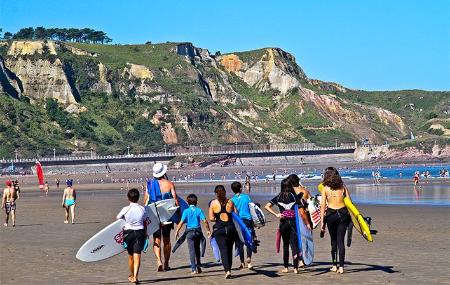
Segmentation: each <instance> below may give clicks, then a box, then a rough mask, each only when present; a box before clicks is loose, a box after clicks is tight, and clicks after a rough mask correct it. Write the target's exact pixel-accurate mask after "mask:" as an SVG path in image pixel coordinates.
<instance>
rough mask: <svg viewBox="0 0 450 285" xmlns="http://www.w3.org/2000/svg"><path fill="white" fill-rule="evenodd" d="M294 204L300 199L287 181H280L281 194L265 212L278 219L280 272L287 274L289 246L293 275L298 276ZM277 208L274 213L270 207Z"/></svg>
mask: <svg viewBox="0 0 450 285" xmlns="http://www.w3.org/2000/svg"><path fill="white" fill-rule="evenodd" d="M295 204H298V205H299V204H300V199H299V197H298V196H297V195H295V192H294V188H293V187H292V184H291V183H290V182H289V180H288V179H283V180H282V181H281V192H280V194H278V195H277V196H275V197H274V198H273V199H272V200H270V202H269V203H267V205H266V207H265V208H266V210H267V211H268V212H269V213H271V214H272V215H274V216H275V217H277V218H279V219H280V226H279V231H280V233H281V238H282V239H283V265H284V268H283V270H282V271H281V272H283V273H287V272H289V269H288V268H289V245H290V246H291V250H292V258H293V264H294V273H295V274H298V262H299V248H298V237H297V230H296V225H295V211H294V206H295ZM274 205H276V206H278V209H279V211H280V212H279V213H276V212H275V211H274V210H273V209H272V207H273V206H274Z"/></svg>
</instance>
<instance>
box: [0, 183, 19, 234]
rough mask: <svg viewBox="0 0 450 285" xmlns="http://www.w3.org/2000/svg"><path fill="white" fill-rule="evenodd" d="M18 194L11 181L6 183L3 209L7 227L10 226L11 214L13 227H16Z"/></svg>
mask: <svg viewBox="0 0 450 285" xmlns="http://www.w3.org/2000/svg"><path fill="white" fill-rule="evenodd" d="M17 198H18V197H17V192H16V190H15V189H14V187H13V186H12V182H11V181H10V180H8V181H6V188H5V189H4V190H3V199H2V209H5V214H6V215H5V223H4V224H3V225H4V226H5V227H7V226H8V222H9V214H10V213H11V220H12V226H13V227H15V226H16V200H17Z"/></svg>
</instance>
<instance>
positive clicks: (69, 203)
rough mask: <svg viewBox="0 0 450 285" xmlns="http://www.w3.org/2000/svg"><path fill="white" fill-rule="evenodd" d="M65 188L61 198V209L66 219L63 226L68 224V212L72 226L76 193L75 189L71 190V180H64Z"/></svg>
mask: <svg viewBox="0 0 450 285" xmlns="http://www.w3.org/2000/svg"><path fill="white" fill-rule="evenodd" d="M66 184H67V188H66V189H64V193H63V197H62V204H61V205H62V207H63V208H64V209H65V211H66V213H65V214H66V219H65V220H64V224H68V223H69V211H70V213H71V215H72V224H73V223H74V221H75V202H76V200H77V193H76V192H75V189H73V187H72V185H73V180H72V179H68V180H66Z"/></svg>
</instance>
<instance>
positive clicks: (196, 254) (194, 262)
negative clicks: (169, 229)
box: [175, 194, 211, 274]
mask: <svg viewBox="0 0 450 285" xmlns="http://www.w3.org/2000/svg"><path fill="white" fill-rule="evenodd" d="M186 200H187V203H188V204H189V208H188V209H186V210H184V211H183V214H182V216H181V220H180V223H179V224H178V227H177V230H176V232H175V238H176V239H177V240H178V235H179V233H180V230H181V229H182V228H183V226H184V224H186V231H185V233H184V234H183V235H185V238H186V239H187V241H188V248H189V260H190V262H191V274H200V273H202V268H201V266H202V263H201V260H200V242H201V241H202V239H203V240H204V239H205V238H204V236H203V233H202V228H201V226H200V221H202V222H203V223H204V224H205V226H206V229H207V232H206V234H207V236H208V238H209V237H211V230H210V228H209V224H208V221H207V220H206V218H205V214H204V213H203V211H202V209H200V208H199V207H197V201H198V198H197V196H196V195H195V194H189V195H188V196H187V199H186ZM204 243H205V244H206V241H205V242H204Z"/></svg>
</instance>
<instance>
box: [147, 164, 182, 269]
mask: <svg viewBox="0 0 450 285" xmlns="http://www.w3.org/2000/svg"><path fill="white" fill-rule="evenodd" d="M166 173H167V165H164V164H162V163H160V162H158V163H155V165H154V166H153V179H151V180H148V181H147V192H146V193H145V197H144V206H147V205H148V204H150V203H154V202H157V201H161V200H164V199H170V198H173V199H175V203H176V205H177V206H179V202H178V198H177V192H176V191H175V185H174V184H173V182H172V181H169V179H168V177H167V174H166ZM173 228H174V226H173V223H170V224H164V225H161V229H160V230H158V231H157V232H155V233H154V234H153V252H154V253H155V256H156V261H157V263H158V267H157V271H158V272H159V271H163V270H169V269H170V267H169V259H170V253H171V251H172V244H171V242H170V232H171V231H172V230H173ZM161 238H162V241H163V243H164V266H163V262H162V256H161Z"/></svg>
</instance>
